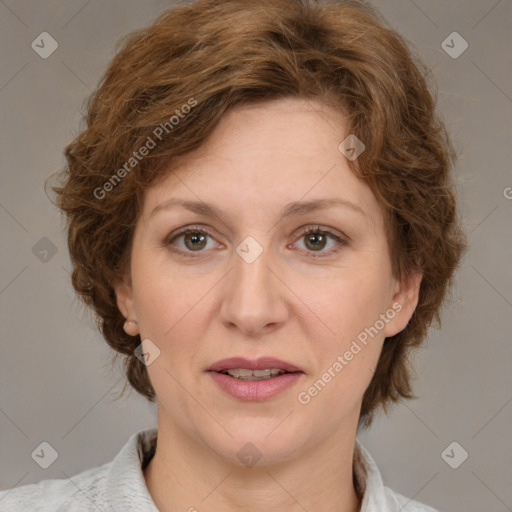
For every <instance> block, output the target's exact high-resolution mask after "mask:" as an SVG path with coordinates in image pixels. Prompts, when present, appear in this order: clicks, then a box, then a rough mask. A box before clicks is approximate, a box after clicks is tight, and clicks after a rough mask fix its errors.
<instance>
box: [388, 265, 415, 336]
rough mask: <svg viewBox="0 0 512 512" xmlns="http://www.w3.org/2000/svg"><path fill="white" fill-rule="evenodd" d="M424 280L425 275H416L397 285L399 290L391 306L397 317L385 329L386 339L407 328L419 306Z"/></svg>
mask: <svg viewBox="0 0 512 512" xmlns="http://www.w3.org/2000/svg"><path fill="white" fill-rule="evenodd" d="M422 278H423V274H421V273H416V274H413V275H412V276H410V277H409V278H407V280H406V281H405V282H403V283H401V284H398V285H397V290H396V292H395V295H394V296H393V300H392V303H391V304H390V308H391V310H393V311H395V315H394V317H393V318H392V320H391V321H389V322H388V323H387V324H386V327H385V329H384V334H385V336H386V338H388V337H391V336H395V335H396V334H398V333H399V332H401V331H403V330H404V329H405V328H406V327H407V324H408V323H409V320H410V319H411V317H412V315H413V313H414V311H415V310H416V306H417V305H418V300H419V296H420V286H421V280H422Z"/></svg>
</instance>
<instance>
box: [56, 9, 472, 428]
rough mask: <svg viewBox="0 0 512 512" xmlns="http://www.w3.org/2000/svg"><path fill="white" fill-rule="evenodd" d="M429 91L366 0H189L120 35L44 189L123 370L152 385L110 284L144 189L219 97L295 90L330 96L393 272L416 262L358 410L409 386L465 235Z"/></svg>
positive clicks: (196, 131) (420, 67) (219, 106)
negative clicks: (352, 145)
mask: <svg viewBox="0 0 512 512" xmlns="http://www.w3.org/2000/svg"><path fill="white" fill-rule="evenodd" d="M436 95H437V91H436V90H435V86H434V85H433V80H432V77H431V73H430V71H429V69H428V68H427V67H426V66H425V65H424V64H423V63H422V62H421V60H420V59H419V58H418V57H417V56H416V55H415V54H414V53H413V50H412V45H411V48H409V45H408V43H406V41H405V40H404V39H403V37H402V36H400V35H399V34H398V33H397V32H396V31H394V30H393V29H391V28H390V27H389V26H388V25H387V23H386V22H385V21H384V20H383V19H382V18H381V16H380V14H379V13H378V12H377V11H376V10H375V9H374V8H373V7H371V6H370V5H369V4H367V3H366V2H363V1H355V0H348V1H347V0H345V1H341V0H340V1H319V0H318V1H316V0H256V1H255V0H229V1H224V2H218V1H217V0H199V1H196V2H193V3H190V4H187V5H179V6H176V7H174V8H172V9H170V10H167V11H165V12H164V13H163V14H161V15H160V16H159V17H158V18H157V19H156V20H155V21H154V23H153V24H151V25H150V26H148V27H146V28H143V29H141V30H137V31H135V32H132V33H130V34H128V35H127V36H125V37H124V38H123V39H122V40H121V41H120V42H119V43H118V46H116V55H115V56H114V58H113V59H112V60H111V62H110V64H109V65H108V67H107V69H106V72H105V74H104V76H103V77H102V79H101V81H100V83H99V84H98V87H97V88H96V90H95V91H94V92H93V93H92V94H91V96H90V97H89V98H88V101H87V104H86V112H85V113H84V119H83V120H84V125H83V126H82V128H81V130H80V132H79V133H78V135H77V136H76V138H75V139H74V140H73V141H72V142H71V143H70V144H69V145H68V146H67V147H66V148H65V157H66V162H67V163H66V166H65V168H64V169H63V170H62V171H61V173H60V177H61V178H62V180H63V181H62V182H61V183H60V184H59V186H54V187H53V190H54V192H55V193H56V200H55V201H56V204H57V206H58V207H59V208H60V210H61V211H62V212H63V214H64V215H65V217H66V220H67V235H68V247H69V252H70V258H71V262H72V265H73V273H72V284H73V287H74V288H75V290H76V292H77V294H78V295H79V297H80V298H81V299H82V300H83V301H84V303H85V304H86V305H87V306H89V307H91V308H92V309H93V310H94V312H95V314H96V319H97V322H98V327H99V329H100V331H101V333H102V335H103V337H104V338H105V340H106V341H107V343H108V344H109V345H110V346H111V347H112V348H113V349H114V350H115V351H116V355H118V354H117V353H119V354H122V355H124V357H123V361H124V369H125V372H126V376H127V380H128V382H129V383H130V384H131V386H132V387H133V388H134V389H136V390H137V391H138V392H139V393H141V394H142V395H144V396H146V397H147V398H148V399H149V400H151V401H153V400H154V398H155V392H154V390H153V387H152V385H151V382H150V380H149V376H148V373H147V371H146V367H145V366H144V364H143V363H141V362H140V361H139V359H138V358H137V357H135V355H134V350H135V348H136V347H137V346H138V345H139V344H140V342H141V340H140V336H135V337H133V336H129V335H127V334H126V333H125V332H124V330H123V324H124V322H125V318H124V317H123V316H122V314H121V313H120V311H119V309H118V307H117V303H116V296H115V292H114V286H115V284H116V283H117V282H118V281H119V279H120V276H122V275H126V273H127V272H129V263H130V252H131V243H132V236H133V232H134V227H135V224H136V222H137V219H138V216H139V214H140V212H141V205H142V200H143V197H144V191H145V190H146V189H147V188H148V187H149V186H151V185H154V184H156V183H157V182H158V180H160V179H163V178H164V177H165V175H166V173H168V172H169V165H170V164H171V163H172V161H173V158H175V157H177V156H180V155H185V154H187V153H188V152H190V151H193V150H195V149H197V148H198V147H199V146H201V145H202V144H203V143H204V142H205V141H206V140H207V138H208V137H209V136H210V135H211V134H212V132H213V131H214V130H215V128H216V126H217V125H218V123H219V121H220V120H221V119H222V118H223V116H224V115H225V114H226V113H227V112H229V111H230V110H232V109H234V108H236V107H238V106H241V105H246V104H249V103H256V102H264V101H269V100H274V99H279V98H285V97H298V98H304V99H317V100H321V101H323V102H324V103H325V104H327V105H329V106H330V107H332V108H334V109H338V110H339V111H341V112H342V113H343V114H344V116H345V117H346V120H347V125H348V133H352V134H355V135H356V136H357V137H358V138H359V139H360V140H362V141H364V144H365V146H366V148H365V151H364V152H363V153H362V154H361V155H360V156H359V157H358V158H357V160H355V161H353V162H349V165H350V167H351V169H352V170H353V172H354V173H355V174H356V175H357V176H359V177H360V178H362V179H363V180H365V182H366V183H367V184H368V185H369V186H370V188H371V190H372V191H373V193H374V194H375V196H376V198H377V200H378V202H379V204H380V205H381V206H382V207H383V208H384V211H385V222H386V224H385V225H386V234H387V237H388V242H389V247H390V256H391V261H392V270H393V274H394V276H395V277H396V278H398V279H404V278H406V277H407V276H410V275H412V274H413V273H414V272H417V271H420V272H422V274H423V279H422V282H421V286H420V293H419V301H418V304H417V307H416V309H415V311H414V313H413V315H412V317H411V319H410V321H409V323H408V325H407V326H406V328H405V329H404V330H403V331H402V332H400V333H398V334H396V335H395V336H393V337H390V338H387V339H386V340H385V342H384V345H383V349H382V352H381V355H380V359H379V362H378V365H377V368H376V370H375V374H374V376H373V379H372V381H371V383H370V384H369V386H368V388H367V389H366V391H365V394H364V397H363V403H362V408H361V414H360V425H364V426H365V427H368V426H370V424H371V422H372V418H373V414H374V412H375V410H376V409H377V408H378V407H379V406H382V407H383V408H384V410H385V411H387V408H386V405H387V404H388V403H390V402H396V401H398V400H400V399H403V398H412V397H414V395H413V394H412V388H411V380H412V377H413V373H412V366H411V364H410V361H409V354H410V352H411V349H412V348H414V347H418V346H420V345H421V343H422V341H423V340H424V339H425V338H426V335H427V329H428V328H429V326H430V324H431V323H432V321H433V320H436V322H437V324H438V325H439V326H440V325H441V322H440V316H439V315H440V309H441V306H442V304H443V303H444V301H445V295H446V294H447V291H448V290H449V288H450V286H451V284H452V278H453V274H454V271H455V269H456V267H457V265H458V264H459V260H460V259H461V257H462V254H463V252H464V250H465V247H466V238H465V234H464V231H463V230H462V229H461V225H460V223H459V220H458V217H457V212H456V197H455V188H454V183H453V181H452V176H451V169H452V167H453V165H454V163H455V161H456V154H455V151H454V148H453V145H452V143H451V141H450V138H449V136H448V133H447V130H446V127H445V125H444V123H443V121H442V120H441V118H440V117H438V115H437V113H436V109H435V106H436V100H437V97H436ZM176 120H178V122H176ZM157 135H158V136H157ZM150 140H151V141H153V142H154V143H155V144H154V145H152V144H150V143H149V141H150ZM340 142H341V141H340ZM143 146H145V147H146V151H144V153H145V155H144V157H143V158H138V157H136V155H139V156H141V154H142V153H143V150H142V149H140V148H142V147H143ZM139 149H140V152H139ZM171 167H172V166H171ZM123 391H124V390H123Z"/></svg>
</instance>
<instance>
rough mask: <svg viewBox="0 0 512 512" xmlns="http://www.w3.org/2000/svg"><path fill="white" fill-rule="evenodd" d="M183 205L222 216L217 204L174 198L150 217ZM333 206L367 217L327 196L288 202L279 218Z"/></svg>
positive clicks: (359, 210)
mask: <svg viewBox="0 0 512 512" xmlns="http://www.w3.org/2000/svg"><path fill="white" fill-rule="evenodd" d="M176 207H181V208H184V209H186V210H189V211H191V212H193V213H197V214H198V215H204V216H211V217H218V218H222V210H220V209H219V208H218V207H217V206H215V205H213V204H210V203H205V202H203V201H187V200H184V199H178V198H172V199H169V200H167V201H164V202H163V203H161V204H159V205H158V206H156V207H155V208H154V209H153V210H152V212H151V213H150V217H153V216H154V215H155V214H156V213H158V212H161V211H166V210H172V209H173V208H176ZM332 207H343V208H349V209H351V210H352V211H354V212H356V213H359V214H360V215H363V217H365V218H366V214H365V212H364V211H363V209H362V208H361V207H360V206H358V205H357V204H354V203H352V202H350V201H348V200H347V199H342V198H325V199H314V200H311V201H294V202H292V203H289V204H287V205H286V206H285V207H284V208H283V209H282V210H281V212H280V214H279V218H280V219H285V218H288V217H298V216H301V215H307V214H308V213H311V212H314V211H317V210H325V209H327V208H332Z"/></svg>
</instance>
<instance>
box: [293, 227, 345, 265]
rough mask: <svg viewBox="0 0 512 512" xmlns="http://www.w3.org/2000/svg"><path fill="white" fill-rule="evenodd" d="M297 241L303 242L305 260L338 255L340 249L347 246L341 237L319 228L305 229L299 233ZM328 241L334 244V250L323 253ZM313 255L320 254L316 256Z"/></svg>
mask: <svg viewBox="0 0 512 512" xmlns="http://www.w3.org/2000/svg"><path fill="white" fill-rule="evenodd" d="M299 239H304V240H305V244H304V245H305V247H306V253H305V256H306V257H307V258H324V257H327V256H332V255H333V254H336V253H338V252H339V251H340V249H341V247H343V246H345V245H346V244H347V242H346V241H345V240H344V239H343V238H342V237H341V236H338V235H336V234H335V233H333V232H331V231H329V230H327V229H321V228H320V226H316V227H309V228H306V229H305V230H303V231H302V232H301V233H300V236H299ZM328 239H331V240H333V241H334V242H335V243H334V244H333V245H334V248H332V249H331V250H329V251H323V249H324V248H325V247H326V245H327V241H328ZM336 246H337V247H336ZM314 253H320V254H318V255H317V254H314Z"/></svg>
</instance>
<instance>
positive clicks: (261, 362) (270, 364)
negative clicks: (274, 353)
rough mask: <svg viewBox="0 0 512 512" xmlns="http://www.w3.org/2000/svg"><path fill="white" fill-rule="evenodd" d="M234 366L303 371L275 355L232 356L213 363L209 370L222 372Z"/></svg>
mask: <svg viewBox="0 0 512 512" xmlns="http://www.w3.org/2000/svg"><path fill="white" fill-rule="evenodd" d="M234 368H244V369H247V370H267V369H279V370H285V371H287V372H302V370H301V369H300V368H298V367H297V366H295V365H293V364H291V363H287V362H286V361H282V360H281V359H276V358H275V357H260V358H258V359H255V360H251V359H246V358H245V357H230V358H228V359H222V360H220V361H217V362H216V363H214V364H212V365H211V366H210V367H209V368H208V370H207V371H212V372H222V371H225V370H232V369H234Z"/></svg>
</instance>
